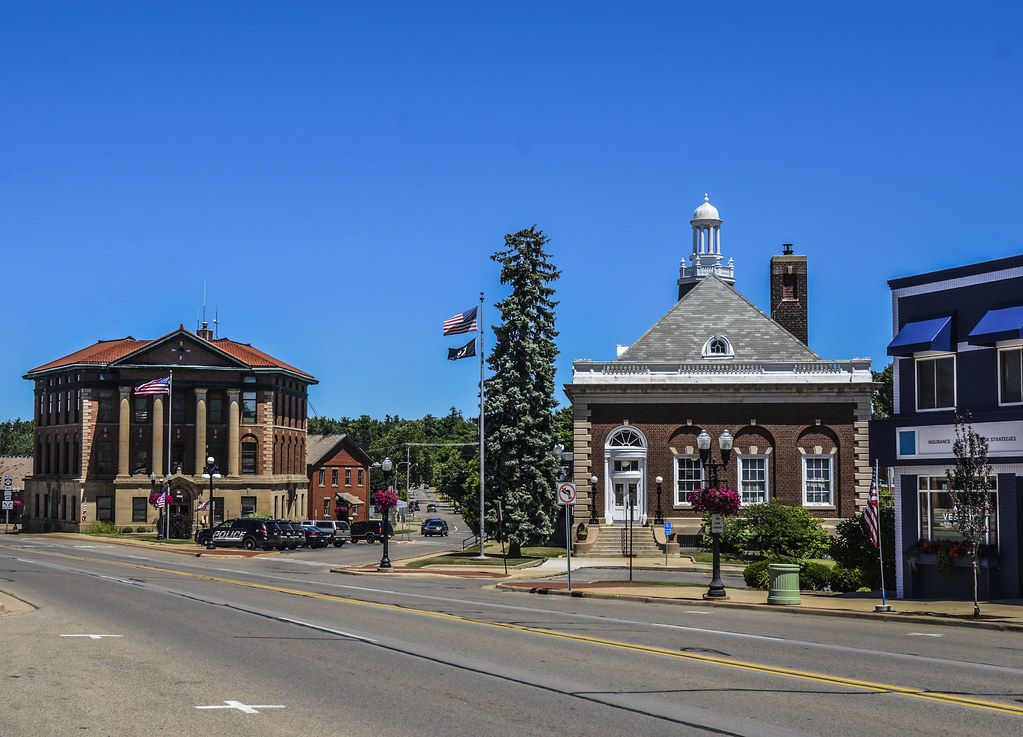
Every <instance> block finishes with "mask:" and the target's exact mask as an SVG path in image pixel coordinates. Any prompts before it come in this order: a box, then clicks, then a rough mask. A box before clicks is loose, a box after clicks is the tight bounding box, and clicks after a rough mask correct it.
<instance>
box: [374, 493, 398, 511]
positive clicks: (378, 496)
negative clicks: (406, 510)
mask: <svg viewBox="0 0 1023 737" xmlns="http://www.w3.org/2000/svg"><path fill="white" fill-rule="evenodd" d="M373 503H374V504H376V505H377V509H379V510H381V511H382V512H383V513H384V514H387V512H388V511H389V510H391V509H394V508H395V507H396V506H398V495H397V494H395V493H394V492H393V491H391V490H390V489H381V490H380V491H378V492H376V493H375V494H373Z"/></svg>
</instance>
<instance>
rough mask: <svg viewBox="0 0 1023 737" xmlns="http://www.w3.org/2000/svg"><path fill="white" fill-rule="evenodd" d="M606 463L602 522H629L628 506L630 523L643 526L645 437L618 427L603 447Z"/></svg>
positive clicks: (629, 428)
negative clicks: (631, 518)
mask: <svg viewBox="0 0 1023 737" xmlns="http://www.w3.org/2000/svg"><path fill="white" fill-rule="evenodd" d="M604 462H605V464H606V474H605V478H606V479H607V482H606V483H605V486H604V520H605V522H606V523H607V524H609V525H610V524H614V523H615V522H628V521H629V506H630V504H631V505H634V507H635V508H634V510H633V521H634V522H635V523H637V524H645V523H646V484H645V483H644V479H645V478H646V438H644V437H643V433H641V432H640V431H639V430H637V429H636V428H634V427H619V428H617V429H616V430H614V431H613V432H612V433H611V434H610V435H608V437H607V442H606V443H605V444H604Z"/></svg>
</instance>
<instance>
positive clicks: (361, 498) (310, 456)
mask: <svg viewBox="0 0 1023 737" xmlns="http://www.w3.org/2000/svg"><path fill="white" fill-rule="evenodd" d="M372 465H373V459H372V458H370V457H369V454H368V453H366V451H364V450H363V449H362V448H360V447H359V446H358V444H357V443H356V442H355V441H354V440H352V439H351V438H350V437H349V436H348V435H347V434H333V435H310V436H309V438H308V442H307V443H306V469H307V471H308V476H309V510H308V519H344V520H356V519H359V516H360V514H361V515H362V516H363V517H365V514H366V510H368V509H369V504H370V499H369V471H370V467H371V466H372Z"/></svg>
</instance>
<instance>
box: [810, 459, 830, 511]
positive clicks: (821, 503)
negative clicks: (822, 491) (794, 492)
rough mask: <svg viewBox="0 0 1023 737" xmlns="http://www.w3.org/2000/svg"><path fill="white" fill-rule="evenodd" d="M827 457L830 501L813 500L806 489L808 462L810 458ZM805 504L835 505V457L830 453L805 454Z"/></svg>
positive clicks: (812, 505)
mask: <svg viewBox="0 0 1023 737" xmlns="http://www.w3.org/2000/svg"><path fill="white" fill-rule="evenodd" d="M821 458H823V459H827V461H828V501H826V502H811V501H810V500H809V499H808V498H807V489H806V462H807V460H810V459H821ZM802 466H803V506H804V507H834V506H835V457H834V456H833V455H831V454H830V453H807V454H806V455H804V456H803V462H802Z"/></svg>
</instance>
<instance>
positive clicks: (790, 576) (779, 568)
mask: <svg viewBox="0 0 1023 737" xmlns="http://www.w3.org/2000/svg"><path fill="white" fill-rule="evenodd" d="M767 572H768V575H769V576H770V577H771V587H770V589H769V590H768V592H767V603H768V604H799V603H800V601H799V566H798V565H796V564H795V563H772V564H771V565H769V566H768V567H767Z"/></svg>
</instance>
